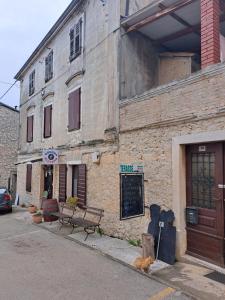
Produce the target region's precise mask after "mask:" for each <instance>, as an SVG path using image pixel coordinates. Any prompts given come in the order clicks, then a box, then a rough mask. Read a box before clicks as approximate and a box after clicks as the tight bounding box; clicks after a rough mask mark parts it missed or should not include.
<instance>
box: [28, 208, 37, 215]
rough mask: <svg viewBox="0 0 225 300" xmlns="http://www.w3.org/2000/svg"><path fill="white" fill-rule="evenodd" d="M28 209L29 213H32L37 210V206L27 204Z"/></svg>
mask: <svg viewBox="0 0 225 300" xmlns="http://www.w3.org/2000/svg"><path fill="white" fill-rule="evenodd" d="M28 211H29V213H31V214H34V213H36V211H37V207H36V206H29V207H28Z"/></svg>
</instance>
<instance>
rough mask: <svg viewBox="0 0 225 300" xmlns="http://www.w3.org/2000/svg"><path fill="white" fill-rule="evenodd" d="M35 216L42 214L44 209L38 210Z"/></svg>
mask: <svg viewBox="0 0 225 300" xmlns="http://www.w3.org/2000/svg"><path fill="white" fill-rule="evenodd" d="M33 216H42V211H41V210H38V211H37V212H36V213H34V214H33Z"/></svg>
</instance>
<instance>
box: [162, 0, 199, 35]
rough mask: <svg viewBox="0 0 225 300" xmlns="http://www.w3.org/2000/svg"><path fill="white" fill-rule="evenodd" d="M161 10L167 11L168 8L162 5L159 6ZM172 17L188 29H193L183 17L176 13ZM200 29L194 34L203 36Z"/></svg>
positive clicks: (171, 14)
mask: <svg viewBox="0 0 225 300" xmlns="http://www.w3.org/2000/svg"><path fill="white" fill-rule="evenodd" d="M159 8H160V9H162V10H163V9H166V8H167V7H166V6H165V5H164V4H162V3H160V4H159ZM170 16H171V17H173V18H174V19H175V20H177V21H178V22H179V23H181V24H182V25H184V26H186V27H193V26H192V25H191V24H190V23H188V22H187V21H185V20H184V19H182V18H181V17H179V16H178V15H177V14H176V13H174V12H172V13H170ZM199 30H200V28H197V29H196V30H194V32H195V33H196V34H197V35H199V36H200V35H201V34H200V32H199Z"/></svg>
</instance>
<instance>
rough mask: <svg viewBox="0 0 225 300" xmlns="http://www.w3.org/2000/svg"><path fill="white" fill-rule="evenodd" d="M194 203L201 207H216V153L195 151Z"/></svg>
mask: <svg viewBox="0 0 225 300" xmlns="http://www.w3.org/2000/svg"><path fill="white" fill-rule="evenodd" d="M191 165H192V176H191V185H192V189H191V190H192V205H193V206H196V207H201V208H209V209H214V208H215V199H214V193H215V179H214V176H215V153H193V154H192V159H191Z"/></svg>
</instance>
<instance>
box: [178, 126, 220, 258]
mask: <svg viewBox="0 0 225 300" xmlns="http://www.w3.org/2000/svg"><path fill="white" fill-rule="evenodd" d="M224 141H225V130H220V131H212V132H203V133H196V134H190V135H183V136H177V137H174V138H172V184H173V186H172V189H173V193H172V195H173V198H172V204H173V211H174V213H175V217H176V219H175V225H176V229H177V241H176V256H177V258H178V259H179V258H181V257H182V256H183V255H184V254H185V252H186V250H187V233H186V221H185V213H184V212H185V208H186V151H185V145H188V144H201V143H210V142H212V143H213V142H224Z"/></svg>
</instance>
